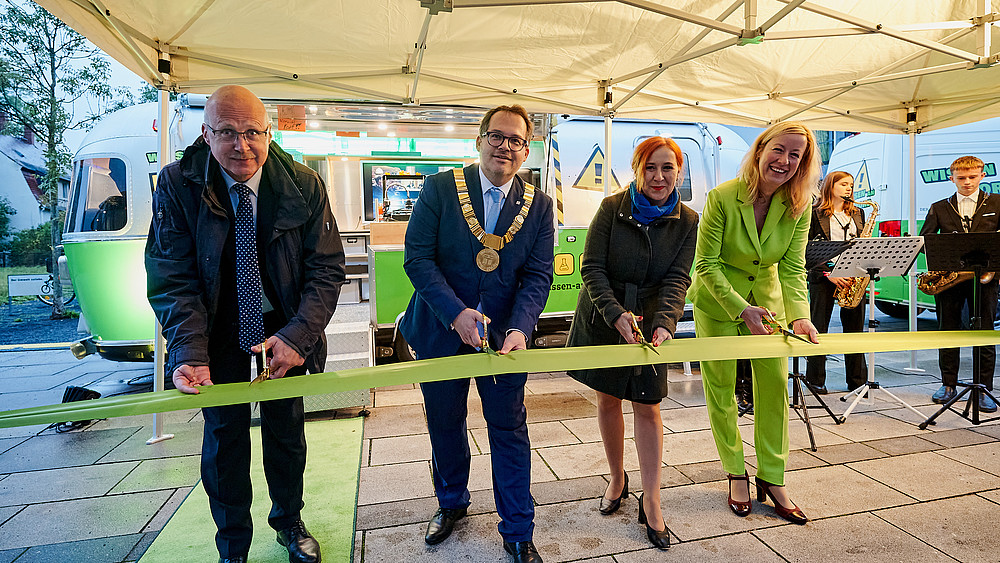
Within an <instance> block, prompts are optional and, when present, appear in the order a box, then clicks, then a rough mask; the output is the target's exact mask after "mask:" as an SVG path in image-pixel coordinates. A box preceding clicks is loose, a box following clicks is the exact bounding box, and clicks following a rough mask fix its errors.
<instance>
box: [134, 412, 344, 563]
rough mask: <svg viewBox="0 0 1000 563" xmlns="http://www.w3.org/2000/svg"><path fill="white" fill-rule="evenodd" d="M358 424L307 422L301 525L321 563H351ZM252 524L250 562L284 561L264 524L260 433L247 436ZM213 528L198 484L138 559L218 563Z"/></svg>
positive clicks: (257, 430) (265, 502) (155, 562)
mask: <svg viewBox="0 0 1000 563" xmlns="http://www.w3.org/2000/svg"><path fill="white" fill-rule="evenodd" d="M361 436H362V419H361V418H350V419H342V420H324V421H319V422H307V423H306V440H307V441H308V443H309V455H308V456H307V458H306V472H305V489H304V491H303V495H302V496H303V498H302V500H303V501H304V502H305V508H303V509H302V521H303V522H305V524H306V528H308V529H309V532H310V533H312V535H313V536H315V537H316V540H317V541H318V542H319V545H320V548H321V549H322V550H323V561H350V560H351V554H352V552H353V550H354V518H355V507H356V506H357V500H358V499H357V495H358V471H359V468H360V467H361V443H362V440H361ZM250 439H251V452H252V458H251V462H250V478H251V480H252V482H253V492H254V494H253V507H252V508H251V514H252V515H253V521H254V535H253V543H252V544H251V546H250V561H288V553H287V552H286V551H285V548H283V547H281V546H280V545H278V543H277V542H276V541H274V530H272V529H271V528H270V527H269V526H268V525H267V514H268V512H269V511H270V509H271V501H270V499H268V497H267V485H266V484H265V481H264V469H263V462H262V461H261V447H260V428H259V427H255V428H252V429H251V431H250ZM218 559H219V554H218V552H217V551H216V549H215V523H214V522H212V515H211V513H210V512H209V510H208V498H207V497H206V496H205V489H204V488H202V486H201V483H200V482H199V483H198V485H197V486H196V487H195V488H194V489H193V490H192V491H191V493H190V494H188V496H187V498H186V499H184V502H183V503H182V504H181V505H180V507H178V508H177V512H175V513H174V515H173V516H172V517H171V518H170V521H169V522H167V525H166V526H164V528H163V530H162V531H160V533H159V535H157V536H156V539H155V540H153V544H152V545H150V546H149V549H148V550H147V551H146V553H145V554H144V555H143V556H142V559H141V560H140V561H141V562H142V563H161V562H162V563H167V562H169V563H189V562H190V563H204V562H205V561H218Z"/></svg>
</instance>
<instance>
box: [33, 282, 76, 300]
mask: <svg viewBox="0 0 1000 563" xmlns="http://www.w3.org/2000/svg"><path fill="white" fill-rule="evenodd" d="M54 282H55V276H53V275H52V274H49V279H48V280H47V281H46V282H45V283H44V284H42V288H41V293H40V294H38V295H37V296H36V297H38V300H39V301H41V302H42V303H45V304H46V305H48V306H49V307H55V306H56V301H55V297H54V296H53V295H52V289H53V285H54ZM62 290H63V305H69V304H70V303H72V302H73V301H74V300H75V299H76V292H75V291H73V285H72V284H68V283H64V284H63V286H62Z"/></svg>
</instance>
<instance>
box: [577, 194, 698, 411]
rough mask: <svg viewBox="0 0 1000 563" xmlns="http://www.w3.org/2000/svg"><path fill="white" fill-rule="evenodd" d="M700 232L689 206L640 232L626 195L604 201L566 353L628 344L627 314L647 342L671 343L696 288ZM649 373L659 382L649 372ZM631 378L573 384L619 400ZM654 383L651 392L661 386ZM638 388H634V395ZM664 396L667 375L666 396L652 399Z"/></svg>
mask: <svg viewBox="0 0 1000 563" xmlns="http://www.w3.org/2000/svg"><path fill="white" fill-rule="evenodd" d="M697 232H698V214H697V213H695V212H694V211H692V210H691V209H690V208H688V207H687V206H685V205H684V204H681V203H678V204H677V207H676V208H675V209H674V211H673V212H672V213H670V214H667V215H664V216H663V217H660V218H658V219H655V220H653V221H652V222H651V223H650V224H649V225H642V224H640V223H639V222H638V221H636V220H635V219H634V218H633V217H632V200H631V198H630V197H629V192H628V190H623V191H621V192H619V193H617V194H613V195H611V196H608V197H606V198H604V201H602V202H601V207H600V209H598V211H597V214H596V215H595V216H594V219H593V221H592V222H591V224H590V229H589V230H588V231H587V244H586V247H585V249H584V252H583V259H582V264H581V267H580V274H581V276H582V277H583V289H581V290H580V297H579V299H578V301H577V306H576V314H575V315H574V317H573V324H572V326H571V328H570V335H569V341H568V343H567V346H590V345H600V344H618V343H620V342H623V339H622V337H621V335H620V334H619V333H618V331H617V330H616V329H615V328H614V323H615V320H616V319H617V318H618V317H619V316H621V314H622V313H624V312H626V311H631V312H633V313H635V314H636V315H640V316H642V317H643V321H642V327H641V328H642V332H643V336H645V337H646V339H647V340H650V339H652V338H653V331H654V330H656V328H657V327H663V328H665V329H666V330H667V332H668V333H670V335H671V336H673V334H674V331H675V330H676V328H677V321H678V319H680V317H681V315H682V314H683V313H684V298H685V294H686V293H687V289H688V286H689V285H690V284H691V275H690V273H691V263H692V261H693V260H694V251H695V242H696V237H697ZM643 371H646V372H648V373H647V375H648V376H654V375H656V374H653V373H652V371H653V369H652V368H649V366H647V368H646V369H644V370H643ZM632 373H633V368H631V367H625V368H609V369H606V370H581V371H579V372H575V373H574V374H573V376H574V377H576V378H577V379H579V380H580V381H582V382H584V383H586V384H588V385H590V386H591V387H592V388H595V389H597V390H599V391H602V392H605V393H608V394H611V395H615V396H618V397H620V398H621V397H622V395H621V393H622V392H624V390H625V389H626V384H627V381H626V379H627V377H629V376H630V374H632ZM657 379H659V377H657ZM654 383H655V384H654V385H653V387H656V386H659V385H660V382H654ZM636 386H637V385H635V384H634V383H633V388H634V387H636ZM638 387H639V388H646V387H647V385H646V384H641V385H638ZM665 394H666V377H665V372H664V373H663V374H662V390H661V392H654V393H653V395H654V397H653V398H654V399H655V398H659V397H656V396H655V395H659V396H663V395H665ZM626 398H627V397H626Z"/></svg>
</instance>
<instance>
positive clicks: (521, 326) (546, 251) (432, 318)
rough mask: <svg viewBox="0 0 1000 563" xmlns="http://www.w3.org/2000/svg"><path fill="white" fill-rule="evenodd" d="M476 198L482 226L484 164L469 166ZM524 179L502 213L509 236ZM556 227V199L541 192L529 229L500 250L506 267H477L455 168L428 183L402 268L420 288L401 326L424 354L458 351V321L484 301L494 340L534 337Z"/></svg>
mask: <svg viewBox="0 0 1000 563" xmlns="http://www.w3.org/2000/svg"><path fill="white" fill-rule="evenodd" d="M464 174H465V183H466V185H467V186H468V190H469V199H470V200H471V203H472V207H473V209H474V210H475V212H476V218H477V219H478V220H479V223H480V224H483V194H482V186H481V184H480V181H479V165H472V166H467V167H466V168H465V170H464ZM523 196H524V183H523V182H522V181H521V179H520V178H516V177H515V178H514V183H513V185H512V186H511V188H510V192H509V193H508V194H507V199H506V200H505V201H504V205H503V207H502V208H501V210H500V217H499V219H498V220H497V225H496V228H495V229H494V233H495V234H500V235H502V234H503V233H506V232H507V228H508V227H509V226H510V225H511V223H512V222H513V221H514V217H515V216H516V215H517V212H518V211H519V210H520V209H521V205H522V203H523V201H524V198H523ZM554 243H555V230H554V226H553V219H552V200H551V199H550V198H549V197H548V196H547V195H545V194H543V193H542V192H541V191H540V190H535V198H534V201H533V202H532V204H531V209H530V211H529V212H528V216H527V217H526V218H525V221H524V226H522V227H521V230H520V231H518V232H517V234H516V235H514V238H513V240H511V241H510V243H508V244H506V245H505V246H504V247H503V249H501V250H500V266H499V267H498V268H497V269H496V270H493V271H492V272H483V271H482V270H480V269H479V268H478V267H476V262H475V260H476V254H477V253H478V252H479V251H480V250H482V249H483V245H482V243H480V242H479V241H478V240H477V239H476V237H474V236H473V235H472V232H471V231H470V230H469V227H468V225H467V224H466V222H465V218H463V217H462V213H461V210H460V209H459V204H458V192H457V190H456V187H455V179H454V176H453V175H452V172H451V171H450V170H449V171H446V172H441V173H438V174H435V175H433V176H429V177H427V178H426V179H425V180H424V187H423V190H422V191H421V192H420V197H419V198H418V199H417V202H416V204H414V206H413V214H412V215H411V216H410V221H409V225H407V228H406V242H405V254H404V261H403V269H404V270H405V271H406V275H407V276H409V278H410V282H411V283H412V284H413V288H414V290H415V291H414V292H413V296H412V297H411V298H410V304H409V306H407V308H406V314H405V315H404V316H403V320H402V321H401V322H400V324H399V331H400V332H401V333H402V334H403V336H404V337H405V338H406V341H407V342H408V343H409V344H410V346H411V347H412V348H413V351H414V352H416V354H417V357H419V358H422V359H423V358H438V357H443V356H450V355H453V354H454V353H455V352H457V351H458V348H459V346H460V345H461V344H462V339H461V338H460V337H459V336H458V333H456V332H455V331H454V330H452V329H451V323H452V321H454V320H455V317H457V316H458V314H459V313H460V312H462V310H463V309H465V308H466V307H468V308H470V309H475V308H476V306H477V305H479V303H480V302H481V303H482V311H483V313H484V314H485V315H486V316H487V317H489V318H490V321H491V322H490V327H489V328H490V329H489V336H490V345H491V346H493V347H494V349H499V348H500V347H501V346H502V343H503V340H504V338H505V337H506V334H507V331H508V330H510V329H518V330H520V331H521V332H523V333H524V335H525V337H526V338H528V339H529V340H530V338H531V332H532V330H533V329H534V326H535V323H536V322H537V321H538V316H539V315H540V314H541V312H542V309H543V308H544V307H545V301H546V299H547V298H548V295H549V288H550V287H551V286H552V260H553V258H552V255H553V248H554Z"/></svg>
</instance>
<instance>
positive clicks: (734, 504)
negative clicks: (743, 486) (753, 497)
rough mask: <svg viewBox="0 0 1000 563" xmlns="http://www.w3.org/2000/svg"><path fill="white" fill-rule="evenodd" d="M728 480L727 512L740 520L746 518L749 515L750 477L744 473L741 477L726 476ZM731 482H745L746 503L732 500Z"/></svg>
mask: <svg viewBox="0 0 1000 563" xmlns="http://www.w3.org/2000/svg"><path fill="white" fill-rule="evenodd" d="M726 477H728V478H729V510H732V511H733V514H735V515H737V516H739V517H740V518H743V517H746V516H747V515H748V514H750V508H751V506H752V505H751V504H750V475H749V474H747V473H746V472H744V473H743V475H730V474H728V473H727V474H726ZM733 481H746V483H747V501H746V502H738V501H735V500H733Z"/></svg>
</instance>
